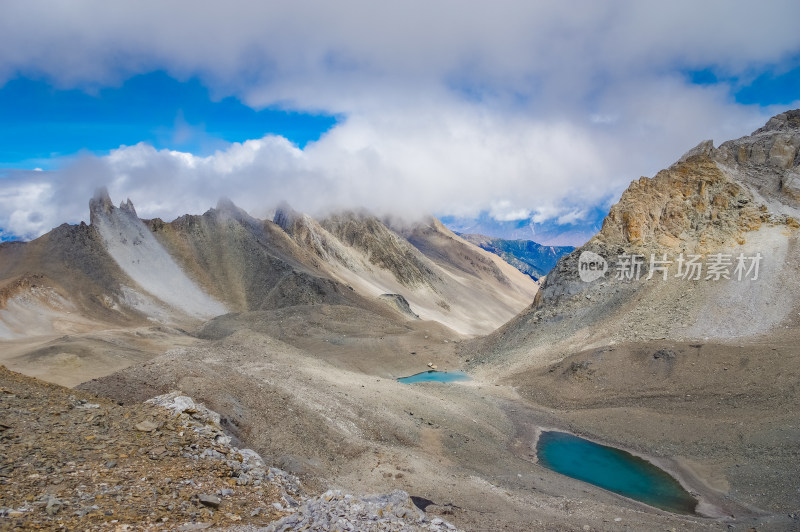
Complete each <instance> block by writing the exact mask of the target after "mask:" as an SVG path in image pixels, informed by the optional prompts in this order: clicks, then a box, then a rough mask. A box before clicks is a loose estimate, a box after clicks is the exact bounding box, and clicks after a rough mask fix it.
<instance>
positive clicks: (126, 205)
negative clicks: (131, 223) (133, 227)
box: [119, 198, 139, 218]
mask: <svg viewBox="0 0 800 532" xmlns="http://www.w3.org/2000/svg"><path fill="white" fill-rule="evenodd" d="M119 210H121V211H123V212H127V213H128V214H131V215H133V216H135V217H137V218H138V217H139V216H138V215H137V214H136V209H135V208H134V207H133V202H132V201H131V199H130V198H128V201H122V202H120V204H119Z"/></svg>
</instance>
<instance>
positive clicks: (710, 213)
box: [595, 155, 761, 249]
mask: <svg viewBox="0 0 800 532" xmlns="http://www.w3.org/2000/svg"><path fill="white" fill-rule="evenodd" d="M760 224H761V213H760V211H759V210H758V208H757V207H756V205H755V202H754V200H753V196H752V194H750V193H749V192H748V191H747V190H746V189H745V188H744V187H742V186H741V185H739V184H737V183H734V182H732V181H731V180H730V179H728V177H727V176H726V175H725V174H724V173H723V172H722V171H721V170H720V169H719V168H718V167H717V165H716V163H715V162H714V161H713V160H712V159H711V158H710V157H709V156H707V155H694V156H690V157H688V158H687V159H686V160H682V161H681V162H679V163H677V164H675V165H674V166H672V167H671V168H669V169H667V170H663V171H661V172H659V173H658V174H657V175H656V176H655V177H653V178H652V179H648V178H646V177H643V178H641V179H639V180H638V181H635V182H634V183H632V184H631V186H630V187H629V188H628V190H626V191H625V193H623V195H622V198H620V201H619V202H618V203H617V204H616V205H614V207H612V209H611V211H610V212H609V215H608V217H607V219H606V221H605V223H604V224H603V229H602V230H601V232H600V233H599V234H598V235H597V236H596V237H595V241H597V242H601V243H604V244H608V245H621V246H624V247H628V246H629V245H632V246H635V247H643V246H648V247H649V246H653V245H656V246H658V247H663V248H667V249H693V248H696V247H697V246H699V245H709V244H712V243H715V242H722V241H726V240H729V239H730V238H733V237H736V236H737V235H738V234H740V233H741V232H743V231H748V230H752V229H755V228H757V227H759V225H760Z"/></svg>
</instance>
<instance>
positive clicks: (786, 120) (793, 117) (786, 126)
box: [753, 109, 800, 135]
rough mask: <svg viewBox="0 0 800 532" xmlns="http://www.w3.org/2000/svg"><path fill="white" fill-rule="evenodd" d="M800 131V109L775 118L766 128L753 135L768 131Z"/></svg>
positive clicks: (771, 119)
mask: <svg viewBox="0 0 800 532" xmlns="http://www.w3.org/2000/svg"><path fill="white" fill-rule="evenodd" d="M798 129H800V109H792V110H791V111H786V112H785V113H781V114H779V115H775V116H773V117H772V118H770V119H769V121H767V123H766V124H765V125H764V127H762V128H759V129H757V130H756V131H754V132H753V135H757V134H759V133H764V132H768V131H792V130H794V131H797V130H798Z"/></svg>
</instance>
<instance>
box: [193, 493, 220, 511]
mask: <svg viewBox="0 0 800 532" xmlns="http://www.w3.org/2000/svg"><path fill="white" fill-rule="evenodd" d="M197 499H198V500H199V501H200V504H202V505H203V506H208V507H209V508H219V505H220V504H222V500H221V499H220V498H219V497H217V496H216V495H208V494H205V493H204V494H202V495H199V496H198V497H197Z"/></svg>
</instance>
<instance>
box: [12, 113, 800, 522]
mask: <svg viewBox="0 0 800 532" xmlns="http://www.w3.org/2000/svg"><path fill="white" fill-rule="evenodd" d="M798 150H800V111H790V112H787V113H783V114H781V115H778V116H776V117H774V118H773V119H772V120H770V122H768V123H767V124H766V125H765V126H764V127H763V128H761V129H759V130H758V131H756V132H754V133H753V134H752V135H750V136H747V137H744V138H742V139H737V140H733V141H729V142H726V143H723V144H721V145H720V146H718V147H716V148H715V147H714V145H713V143H710V142H707V143H702V144H701V145H699V146H698V147H697V148H695V149H693V150H691V151H689V152H688V153H687V154H686V155H684V157H683V158H681V160H679V161H678V162H676V163H675V164H674V165H673V166H671V167H670V168H668V169H666V170H664V171H662V172H660V173H659V174H657V175H656V176H655V177H653V178H649V179H648V178H642V179H640V180H637V181H634V182H633V183H632V184H631V186H630V187H629V188H628V190H627V191H626V192H625V193H623V195H622V198H621V199H620V201H619V202H618V203H617V204H616V205H614V207H612V208H611V212H610V213H609V215H608V217H607V218H606V221H605V222H604V225H603V229H602V230H601V231H600V233H598V234H597V235H596V236H595V237H594V238H592V239H591V240H590V241H589V242H588V243H587V244H586V245H584V246H583V247H581V248H578V249H576V250H575V251H573V252H572V253H570V254H568V255H565V256H563V257H562V258H561V259H559V260H558V262H557V264H556V266H555V268H554V269H553V270H552V271H550V272H549V273H548V275H547V276H546V277H545V278H544V279H543V280H542V282H541V284H540V283H538V282H535V281H534V280H533V279H532V278H531V277H529V276H527V275H525V274H523V273H521V272H520V271H518V270H517V269H515V268H513V267H512V266H510V265H509V264H508V263H506V262H504V261H503V260H501V259H500V258H499V257H498V256H496V255H494V254H491V253H489V252H487V251H485V250H482V249H480V248H479V247H478V246H476V245H474V244H471V243H470V242H468V241H466V240H464V239H462V238H460V237H459V236H458V235H456V234H454V233H452V232H451V231H449V230H448V229H446V228H445V227H444V226H443V225H442V224H441V223H440V222H438V220H435V219H433V218H425V219H422V220H417V221H412V222H403V223H400V222H397V221H396V220H382V219H378V218H377V217H375V216H372V215H371V214H369V213H368V212H366V211H364V212H353V211H348V212H341V213H336V214H332V215H330V216H328V217H327V218H323V219H315V218H312V217H310V216H308V215H305V214H302V213H298V212H295V211H294V210H292V209H291V207H289V206H288V205H283V206H281V207H280V208H278V210H277V211H276V212H275V214H274V216H273V217H272V220H260V219H256V218H253V217H251V216H250V215H249V214H247V213H246V212H244V211H243V210H241V209H239V208H238V207H237V206H236V205H234V204H233V203H232V202H230V201H228V200H221V201H220V202H219V204H218V205H217V207H216V208H214V209H210V210H209V211H208V212H206V213H205V214H203V215H186V216H183V217H180V218H178V219H176V220H174V221H172V222H165V221H162V220H159V219H153V220H142V219H140V218H139V217H138V215H137V214H136V211H135V208H134V206H133V204H132V203H131V202H130V201H126V202H123V203H122V204H121V205H120V206H119V207H115V206H114V205H113V204H112V202H111V199H110V197H109V196H108V193H107V192H106V191H104V190H100V191H98V193H97V194H96V195H95V197H94V198H92V200H91V202H90V212H91V223H90V224H89V225H87V224H81V225H77V226H69V225H66V224H65V225H62V226H60V227H58V228H56V229H54V230H53V231H51V232H50V233H48V234H46V235H44V236H42V237H40V238H39V239H36V240H33V241H31V242H26V243H21V242H9V243H2V244H0V364H2V365H4V366H6V368H8V369H9V370H12V371H15V372H19V373H22V374H25V375H28V376H32V377H36V378H38V379H41V380H43V381H48V382H52V383H56V384H60V385H63V386H68V387H74V388H76V390H78V391H76V393H80V394H84V395H82V397H89V398H90V397H95V396H96V397H100V398H102V401H106V403H104V404H108V405H114V404H116V405H117V406H119V407H120V408H122V407H124V408H130V409H133V410H132V411H133V412H134V415H138V414H136V412H139V411H138V410H136V409H137V408H140V407H141V404H142V403H143V402H144V401H146V400H149V399H151V398H153V397H156V396H161V395H164V394H169V393H171V392H175V391H180V392H182V393H184V394H186V395H188V396H190V397H191V398H193V400H194V401H196V402H198V403H202V404H204V405H205V406H206V407H208V408H209V409H211V410H213V411H215V412H217V413H219V415H220V421H219V425H220V428H221V430H224V432H225V434H227V435H228V436H230V437H231V438H232V444H233V445H235V446H236V447H238V448H251V449H253V450H254V451H255V452H257V453H258V455H260V457H261V458H262V459H263V460H264V462H265V463H266V464H267V465H268V466H274V467H277V468H280V469H282V470H284V471H286V472H287V473H288V474H291V475H296V476H297V477H299V478H300V480H301V481H302V484H303V486H304V489H305V490H306V491H307V492H308V493H309V494H311V495H319V494H323V493H325V492H326V491H327V490H342V491H344V492H347V493H353V494H358V495H360V496H361V495H366V494H381V493H383V494H385V493H390V492H393V491H394V490H403V491H404V492H406V493H407V494H408V495H410V496H411V497H413V498H415V499H412V500H417V501H427V502H425V503H424V504H422V506H423V507H424V508H421V509H424V511H425V514H426V515H427V516H429V517H431V518H433V517H439V518H441V519H444V520H445V521H447V522H450V523H452V524H453V525H454V526H456V527H458V528H459V529H463V530H520V531H522V530H742V531H744V530H751V529H757V530H793V529H800V512H798V510H800V482H799V481H798V480H797V479H799V478H800V418H799V417H798V412H800V352H798V350H797V345H798V341H800V337H798V334H799V333H798V330H800V329H799V328H798V325H800V308H799V307H800V305H798V301H800V299H799V296H800V276H798V273H800V272H798V265H800V260H798V259H800V247H798V228H800V224H798V221H797V220H800V199H798V198H799V197H798V196H797V195H796V194H795V193H794V188H793V187H794V182H795V181H794V180H795V179H796V176H797V172H798V168H800V151H798ZM588 251H591V252H592V253H594V254H596V255H598V256H600V257H601V258H603V260H606V261H608V263H609V265H608V271H607V272H606V273H605V275H604V276H602V277H599V278H597V279H594V280H592V281H585V280H583V279H581V277H580V275H579V273H580V266H579V263H580V255H581V254H582V253H583V252H588ZM715 254H724V255H725V256H726V257H729V258H730V260H731V263H730V264H729V266H730V269H729V270H728V275H727V277H725V276H722V277H721V278H719V276H718V278H716V279H714V278H713V277H710V278H707V277H705V274H707V273H708V270H707V269H706V270H705V274H704V276H702V277H698V278H696V279H686V278H684V277H685V276H684V277H681V276H680V272H679V271H678V269H677V268H678V259H677V258H676V257H678V256H680V257H688V256H690V255H692V256H694V255H696V256H698V257H701V258H702V259H703V262H702V264H703V265H705V267H706V268H708V264H709V260H710V259H709V257H713V256H714V255H715ZM757 254H760V256H761V257H763V261H762V262H760V263H759V270H758V272H757V275H753V271H752V270H751V271H749V272H748V273H749V275H748V276H744V277H745V278H744V279H737V278H736V275H735V274H733V275H731V274H732V273H733V270H732V267H733V261H734V259H735V257H738V256H742V257H755V256H756V255H757ZM634 256H639V257H643V259H642V263H641V271H640V272H638V273H639V274H640V275H638V274H637V275H634V273H633V272H630V273H631V275H629V276H627V277H626V275H625V272H626V271H627V270H625V269H624V268H625V264H624V263H623V260H624V258H625V257H627V259H628V260H631V258H632V257H634ZM651 257H658V258H660V259H661V261H662V262H660V263H659V264H665V263H666V262H667V261H669V262H670V264H669V266H670V267H671V268H672V269H670V270H668V271H666V272H664V271H661V270H655V269H653V267H654V265H655V264H656V262H655V259H651ZM648 273H653V274H655V275H653V276H651V278H650V279H649V280H648V279H647V277H648V275H647V274H648ZM662 273H663V275H662ZM433 365H435V366H436V369H438V370H441V371H464V372H466V374H467V375H468V376H469V380H464V381H460V382H455V383H437V382H423V383H415V384H405V383H402V382H398V381H397V379H398V378H400V377H406V376H410V375H414V374H418V373H421V372H425V371H428V370H430V369H431V367H432V366H433ZM9 379H11V377H9ZM3 386H5V385H3ZM4 390H5V388H4ZM18 393H19V392H15V394H18ZM6 395H12V394H11V392H8V393H7V394H6ZM0 399H1V400H3V401H6V399H5V398H4V395H2V394H0ZM109 408H111V407H110V406H109ZM0 423H4V421H3V420H2V419H0ZM552 430H556V431H562V432H567V433H571V434H574V435H578V436H581V437H583V438H586V439H588V440H591V441H594V442H598V443H602V444H605V445H609V446H613V447H617V448H620V449H623V450H626V451H628V452H630V453H631V454H633V455H635V456H639V457H642V458H644V459H646V460H648V461H650V462H651V463H653V464H654V465H656V466H658V467H660V468H661V469H663V470H665V471H667V472H668V473H670V474H671V475H672V476H673V477H674V478H675V479H677V481H678V482H679V483H680V484H681V486H682V487H683V488H684V489H686V490H687V491H688V492H689V493H690V494H691V495H692V496H693V497H695V498H696V499H697V500H698V501H699V504H698V506H697V508H696V510H695V513H693V514H692V513H671V512H667V511H664V510H660V509H657V508H654V507H652V506H648V505H646V504H643V503H640V502H636V501H634V500H631V499H628V498H625V497H622V496H620V495H616V494H614V493H611V492H609V491H606V490H604V489H602V488H599V487H596V486H593V485H591V484H588V483H584V482H581V481H579V480H575V479H572V478H569V477H566V476H563V475H560V474H558V473H556V472H554V471H552V470H550V469H548V468H546V467H544V466H543V465H542V464H540V463H539V462H538V457H537V453H536V445H537V441H538V438H539V435H540V434H541V433H542V431H552ZM12 470H13V468H12ZM2 480H3V487H4V490H5V492H6V495H3V496H1V497H0V507H2V508H13V509H15V510H14V511H15V512H16V513H15V514H14V516H13V517H11V516H10V512H7V515H4V516H2V517H0V525H1V526H5V525H6V524H8V526H9V527H13V526H16V524H17V523H21V525H20V526H22V527H23V528H24V526H25V524H26V523H27V522H26V521H25V519H26V512H20V511H17V510H16V508H18V506H14V505H16V504H17V501H16V499H15V500H14V501H12V500H11V498H12V497H13V493H14V490H15V486H20V485H22V484H23V483H24V482H25V480H24V478H21V477H19V476H15V475H14V474H11V473H9V474H8V475H7V476H4V477H3V479H2ZM232 489H234V491H235V490H236V489H238V488H235V487H234V488H232ZM251 495H252V494H251V493H250V492H249V491H248V493H247V497H248V498H250V497H251ZM243 497H244V495H243ZM248 500H250V499H248ZM417 507H418V508H419V507H420V504H417ZM38 511H40V510H30V512H38ZM18 514H20V515H18ZM28 515H31V514H30V513H28ZM214 515H218V514H214ZM203 516H205V517H203ZM206 517H208V516H207V515H206V514H202V516H201V514H200V513H197V515H195V516H192V515H191V514H190V513H187V514H181V518H182V519H184V520H186V522H187V523H189V521H192V520H195V521H203V519H205V518H206ZM250 517H253V516H250ZM268 517H269V516H267V515H265V516H264V519H263V520H262V521H258V520H257V519H255V520H248V523H250V524H248V526H251V525H252V526H264V527H266V526H268V525H269V522H270V520H269V519H268ZM274 517H276V516H272V518H274ZM57 519H58V517H57V516H55V517H53V518H52V521H50V524H51V525H53V526H55V523H57ZM270 519H271V518H270ZM192 522H193V521H192ZM208 522H209V523H210V522H211V521H208ZM196 524H197V523H196ZM199 524H202V523H199ZM96 525H97V528H98V529H101V528H102V524H100V522H99V521H98V523H96ZM93 526H94V525H93ZM109 526H110V525H109ZM159 526H161V525H157V524H154V525H153V527H154V529H158V527H159ZM209 526H211V525H209ZM214 526H220V529H224V530H252V529H248V528H236V527H237V525H236V524H235V523H233V522H231V523H227V524H225V525H224V527H223V526H222V525H220V524H219V519H217V520H216V521H215V525H214ZM242 526H244V525H242ZM408 526H409V527H411V528H409V529H410V530H415V529H416V528H413V527H414V526H415V525H414V524H413V523H411V522H409V525H408ZM419 526H422V525H419ZM426 526H427V525H426ZM163 528H165V529H169V527H168V526H167V525H164V527H163ZM419 529H422V528H419Z"/></svg>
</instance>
